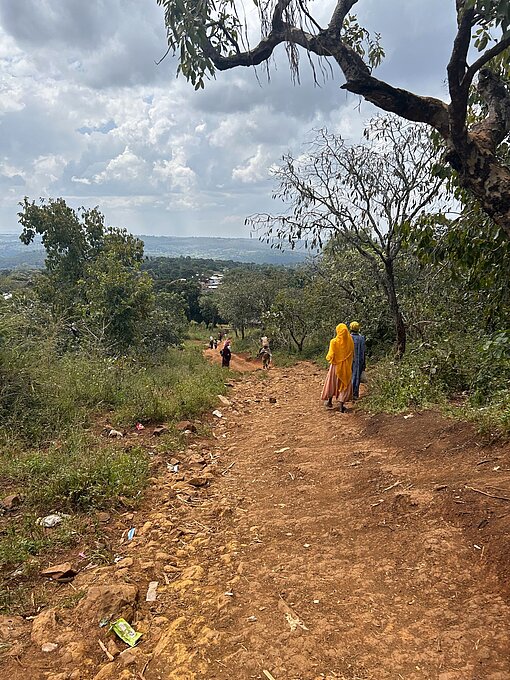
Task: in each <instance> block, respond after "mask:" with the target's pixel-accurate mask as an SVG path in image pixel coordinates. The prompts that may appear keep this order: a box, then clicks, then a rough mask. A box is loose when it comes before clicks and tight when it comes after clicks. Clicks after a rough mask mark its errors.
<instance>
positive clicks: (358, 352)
mask: <svg viewBox="0 0 510 680" xmlns="http://www.w3.org/2000/svg"><path fill="white" fill-rule="evenodd" d="M349 328H350V331H351V336H352V340H353V342H354V359H353V361H352V394H353V399H354V400H356V399H358V398H359V385H360V382H361V374H362V373H363V371H364V370H365V368H366V363H365V349H366V343H365V336H364V335H361V334H360V332H359V330H360V328H359V323H358V322H357V321H352V322H351V323H350V324H349Z"/></svg>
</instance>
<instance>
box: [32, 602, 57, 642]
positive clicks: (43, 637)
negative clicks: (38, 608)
mask: <svg viewBox="0 0 510 680" xmlns="http://www.w3.org/2000/svg"><path fill="white" fill-rule="evenodd" d="M57 633H58V622H57V612H56V609H45V610H43V611H42V612H41V613H40V614H39V615H38V616H36V617H35V619H34V620H33V621H32V632H31V633H30V638H31V640H32V642H33V643H34V644H36V645H39V646H42V645H44V644H45V643H46V642H49V641H50V640H51V638H55V637H56V636H57Z"/></svg>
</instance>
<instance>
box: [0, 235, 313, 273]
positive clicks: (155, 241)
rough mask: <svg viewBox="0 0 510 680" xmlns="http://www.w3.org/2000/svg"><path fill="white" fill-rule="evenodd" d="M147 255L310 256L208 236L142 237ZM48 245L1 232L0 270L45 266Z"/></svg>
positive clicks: (283, 259) (276, 260)
mask: <svg viewBox="0 0 510 680" xmlns="http://www.w3.org/2000/svg"><path fill="white" fill-rule="evenodd" d="M139 238H141V239H142V241H143V242H144V244H145V254H146V255H152V256H166V257H193V258H196V257H198V258H204V259H214V260H234V261H235V262H253V263H255V264H280V265H292V264H298V263H299V262H303V260H305V259H306V257H307V256H308V253H307V251H305V250H304V249H299V250H290V249H289V250H285V251H283V252H281V251H280V250H276V249H275V248H271V247H270V246H269V245H267V243H261V242H260V241H257V240H256V239H251V238H215V237H204V236H182V237H181V236H149V235H147V236H145V235H143V236H139ZM43 264H44V248H43V247H42V245H41V243H34V244H32V245H30V246H25V245H23V244H22V243H21V241H20V240H19V238H18V235H17V234H0V269H13V268H18V267H19V268H21V267H22V268H26V267H42V266H43Z"/></svg>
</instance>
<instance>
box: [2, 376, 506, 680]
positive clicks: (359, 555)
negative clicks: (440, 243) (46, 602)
mask: <svg viewBox="0 0 510 680" xmlns="http://www.w3.org/2000/svg"><path fill="white" fill-rule="evenodd" d="M226 375H227V374H226ZM323 379H324V373H323V371H321V370H319V369H317V368H316V367H315V366H313V365H312V364H308V363H301V364H299V365H298V366H296V367H294V368H289V369H283V368H273V369H271V370H270V371H269V372H268V373H263V372H262V371H256V372H246V373H244V374H243V375H242V376H240V377H239V378H237V379H236V380H235V381H234V382H233V386H232V389H231V390H230V392H229V397H228V398H229V401H230V404H226V403H222V404H221V405H219V407H218V408H219V409H220V411H221V414H222V417H217V416H211V426H212V434H211V435H209V436H207V437H204V436H202V435H199V434H197V433H195V434H193V433H191V434H188V435H187V440H188V445H187V447H186V448H185V449H184V450H183V451H182V452H181V453H179V455H177V458H178V460H179V470H178V472H173V471H172V470H175V468H174V467H172V466H174V465H175V464H176V461H175V460H172V457H173V455H174V454H172V453H169V454H168V456H167V457H165V454H159V458H158V460H157V461H155V468H154V478H153V480H152V486H151V491H150V493H149V499H148V503H147V504H146V505H145V509H144V508H142V509H141V510H140V511H139V512H136V513H126V514H125V515H122V516H121V517H120V518H119V520H118V522H119V526H118V527H117V528H116V531H117V533H118V536H119V541H118V544H117V548H116V550H117V561H116V562H115V563H114V564H109V565H106V566H94V565H90V567H89V568H85V569H83V570H82V571H81V572H80V573H79V574H78V575H77V576H76V577H75V579H74V581H73V583H72V584H64V585H58V586H56V593H57V594H58V593H60V597H61V598H63V597H64V596H66V597H67V598H69V597H70V596H72V595H75V596H76V599H77V600H79V601H78V603H77V604H76V605H75V606H74V607H69V606H67V607H64V606H62V601H61V602H60V604H59V602H58V598H57V600H56V605H55V607H52V608H51V609H44V610H43V611H42V612H41V613H40V614H39V615H38V616H37V617H36V618H35V619H34V620H33V621H32V622H27V621H25V620H23V619H18V618H16V617H11V618H10V619H7V618H6V617H4V618H2V619H1V625H0V635H2V636H3V650H4V652H3V658H2V662H1V663H2V665H3V668H4V673H3V674H2V677H9V678H11V680H17V679H18V678H22V677H23V678H31V679H33V680H38V679H39V678H41V679H42V678H47V679H48V680H68V679H88V678H95V680H103V679H105V678H112V679H115V680H117V679H119V678H121V679H123V680H127V679H128V678H138V679H140V678H142V679H145V680H156V679H160V678H161V679H164V680H188V679H189V680H191V679H194V678H204V679H207V680H212V679H217V680H227V679H229V680H231V679H232V678H236V679H239V680H245V679H246V680H247V679H249V678H261V679H262V680H271V678H274V679H276V680H294V679H295V680H298V679H300V680H316V679H317V680H318V679H319V678H330V679H331V680H332V679H333V678H341V679H349V680H355V679H356V680H359V679H371V680H398V679H405V680H422V679H438V680H468V679H469V680H475V679H478V680H507V679H508V678H509V677H510V600H509V595H510V589H509V586H508V578H507V577H508V571H509V567H508V559H507V558H508V554H509V544H508V540H507V535H508V513H510V502H508V500H504V498H505V497H506V496H508V492H507V493H505V492H504V489H505V488H506V489H510V472H509V471H508V468H510V460H509V459H510V451H509V450H508V447H506V448H505V446H503V445H501V446H499V447H498V446H491V447H489V445H485V444H484V443H483V442H480V441H479V438H478V437H477V436H476V435H475V433H474V431H473V430H472V429H471V428H470V427H469V426H467V425H462V424H458V423H453V422H450V421H446V420H443V419H441V417H440V416H438V415H435V414H433V413H423V414H419V413H416V414H408V415H407V417H404V416H403V415H399V416H391V417H390V416H384V417H369V416H366V415H362V414H360V413H357V412H355V411H354V412H350V413H347V414H341V413H339V412H337V411H327V410H325V409H324V408H323V406H322V404H321V403H320V401H319V400H318V395H319V394H320V388H321V384H322V381H323ZM473 489H475V490H473ZM480 491H483V492H484V493H480ZM486 494H489V495H486ZM493 496H494V497H493ZM498 496H499V497H498ZM130 527H135V528H136V533H135V536H134V538H133V539H132V540H127V537H126V533H125V532H126V530H128V529H129V528H130ZM121 536H122V538H120V537H121ZM151 581H157V582H158V586H157V595H156V599H155V601H152V602H147V601H146V593H147V589H148V585H149V582H151ZM121 614H123V615H124V616H126V618H129V619H130V620H131V621H132V624H133V626H134V627H135V628H136V629H137V630H138V631H141V632H142V633H143V636H142V638H141V640H140V642H139V644H138V646H137V647H136V648H134V650H129V649H127V650H125V651H123V652H122V654H120V656H119V655H118V652H119V650H122V649H124V647H125V645H124V644H123V643H121V642H120V641H118V640H117V642H116V643H115V644H114V643H113V634H112V633H108V627H107V626H103V627H101V626H100V625H99V622H100V621H101V620H102V619H105V618H108V617H109V616H111V615H115V616H118V615H121ZM99 641H101V642H102V643H103V644H104V646H105V647H106V648H107V649H108V653H109V654H110V655H111V657H112V659H114V660H113V661H109V660H108V658H107V655H106V653H105V652H104V651H103V650H102V649H101V647H100V645H99ZM47 644H50V648H51V651H47V652H43V651H42V648H43V646H44V645H47ZM55 645H56V647H55ZM46 649H49V648H48V647H46ZM0 652H1V650H0Z"/></svg>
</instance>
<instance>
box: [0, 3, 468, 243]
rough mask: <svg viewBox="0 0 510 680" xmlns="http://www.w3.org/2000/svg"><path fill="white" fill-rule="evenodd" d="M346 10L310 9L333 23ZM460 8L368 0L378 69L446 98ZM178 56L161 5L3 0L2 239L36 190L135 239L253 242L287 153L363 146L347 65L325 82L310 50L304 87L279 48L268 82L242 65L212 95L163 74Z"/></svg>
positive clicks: (364, 9) (360, 112)
mask: <svg viewBox="0 0 510 680" xmlns="http://www.w3.org/2000/svg"><path fill="white" fill-rule="evenodd" d="M251 2H252V0H245V5H246V6H247V7H248V8H250V7H251ZM334 4H335V3H334V2H333V1H332V0H315V1H314V2H311V3H310V7H311V8H312V9H313V10H314V13H315V15H316V16H318V17H319V19H320V20H321V21H324V23H327V18H328V16H329V15H330V13H331V9H332V7H333V6H334ZM454 4H455V3H454V2H453V0H427V2H423V0H384V2H381V0H359V3H358V5H357V8H356V9H357V14H358V17H359V19H360V22H361V23H362V24H363V25H364V26H365V27H366V28H368V29H369V30H370V31H373V32H379V33H380V34H381V40H382V45H383V47H384V49H385V52H386V58H385V60H384V63H383V65H382V66H381V67H380V68H379V69H378V70H377V71H376V73H375V75H378V76H380V77H381V78H384V79H385V80H387V81H389V82H391V83H392V84H393V85H396V86H399V87H404V88H409V89H412V90H413V91H414V92H417V93H419V94H424V95H430V96H436V97H440V98H443V99H445V98H446V96H447V94H446V86H445V75H446V64H447V62H448V58H449V50H450V48H451V44H452V36H453V34H454V31H455V16H454V11H453V10H454ZM254 19H255V14H254V10H250V15H249V20H250V21H251V22H252V23H253V21H254ZM165 51H166V37H165V27H164V21H163V12H162V9H161V8H160V7H158V5H157V4H156V0H89V1H88V2H83V0H0V232H4V233H6V232H16V231H19V229H20V227H19V225H18V224H17V216H16V213H17V212H18V210H19V207H18V203H19V201H21V200H23V197H24V196H28V197H29V198H30V199H31V200H37V199H38V198H39V197H53V198H56V197H59V196H62V197H63V198H65V199H66V201H67V202H68V203H69V204H70V205H72V206H74V207H78V206H81V205H84V206H86V207H92V206H96V205H97V206H99V208H100V210H101V211H102V212H103V213H104V215H105V217H106V222H107V224H110V225H112V226H118V227H126V228H127V229H128V230H129V231H131V232H132V233H135V234H159V235H171V236H222V237H234V236H248V235H249V229H248V227H245V226H244V220H245V218H246V217H247V216H248V215H251V214H253V213H257V212H269V213H272V212H273V213H274V212H277V211H278V210H279V209H280V207H281V206H280V205H279V204H278V203H277V202H275V201H274V200H273V199H272V192H273V191H274V189H275V188H276V187H275V184H274V180H273V179H272V177H271V173H270V169H271V167H273V166H274V165H275V164H277V163H278V162H279V160H280V159H281V157H282V155H283V154H285V153H287V152H291V153H293V154H298V153H299V152H300V149H302V148H303V144H306V141H307V140H310V139H311V138H312V136H313V130H314V129H317V128H321V127H327V128H328V129H329V130H330V131H332V132H336V133H339V134H341V135H342V136H343V137H344V138H346V139H347V140H349V141H351V142H352V143H358V142H359V141H360V138H361V131H362V129H363V125H364V123H365V122H366V121H367V120H368V119H369V118H370V116H372V115H373V114H374V113H375V109H373V108H372V107H371V106H370V105H368V104H366V103H364V102H360V100H359V99H358V98H357V97H354V96H352V95H349V94H347V93H345V92H344V91H343V90H341V89H340V86H341V85H342V83H343V82H344V79H343V76H342V74H341V73H340V71H339V70H338V69H335V67H334V65H333V71H334V73H333V76H334V77H333V78H329V79H328V80H327V81H326V82H323V83H321V85H320V87H317V86H314V83H313V78H312V74H311V71H310V69H309V68H308V67H307V59H306V56H305V55H303V57H302V59H301V64H302V74H301V84H300V85H294V84H293V83H292V80H291V77H290V73H289V69H288V66H287V63H286V59H285V52H284V49H283V48H282V47H280V48H279V50H278V52H277V54H276V55H275V60H274V65H273V70H272V73H271V80H270V81H269V82H268V81H267V79H266V76H265V73H264V70H263V69H259V71H258V72H255V71H254V69H246V68H243V69H234V70H232V71H227V72H223V73H218V74H217V77H216V79H215V80H211V81H210V82H208V83H207V84H206V87H205V90H203V91H200V92H195V91H194V89H193V87H192V85H191V84H189V83H187V82H186V80H185V79H184V78H182V77H179V78H176V67H177V60H176V58H174V57H173V56H172V55H168V56H167V57H166V58H165V59H164V60H163V61H162V62H161V63H160V64H159V65H157V63H156V62H157V61H158V60H159V59H160V58H161V57H162V56H163V55H164V53H165Z"/></svg>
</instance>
